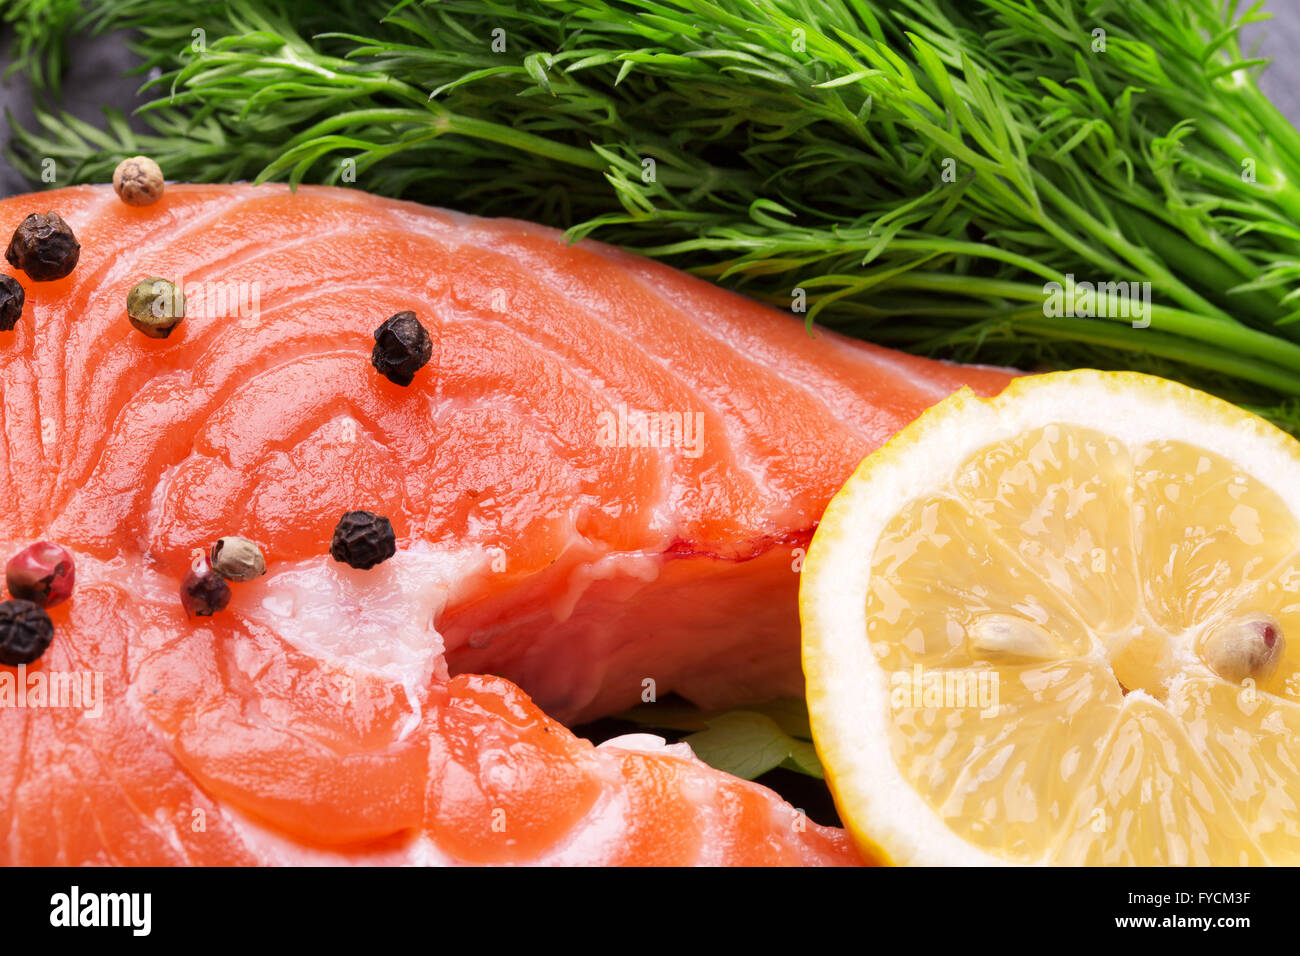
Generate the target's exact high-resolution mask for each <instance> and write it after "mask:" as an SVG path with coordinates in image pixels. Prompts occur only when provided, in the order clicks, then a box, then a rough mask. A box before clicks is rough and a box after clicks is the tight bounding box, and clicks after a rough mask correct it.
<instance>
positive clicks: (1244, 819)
mask: <svg viewBox="0 0 1300 956" xmlns="http://www.w3.org/2000/svg"><path fill="white" fill-rule="evenodd" d="M1298 547H1300V525H1298V524H1297V522H1296V519H1295V517H1294V516H1293V515H1292V514H1291V512H1290V511H1289V510H1288V508H1287V507H1286V505H1285V504H1284V503H1283V502H1282V501H1281V499H1280V498H1279V497H1278V496H1277V495H1276V494H1275V493H1274V492H1273V491H1271V490H1270V489H1269V488H1267V487H1265V486H1264V485H1263V484H1261V483H1260V482H1259V481H1256V480H1255V479H1253V478H1252V477H1250V476H1249V475H1247V474H1246V473H1244V472H1243V471H1242V470H1240V469H1238V468H1236V467H1235V466H1234V465H1233V463H1232V462H1231V461H1229V460H1227V459H1226V458H1223V457H1221V456H1219V455H1217V454H1215V453H1214V452H1211V451H1209V450H1206V449H1203V448H1198V447H1196V446H1193V445H1191V444H1188V443H1186V442H1180V441H1153V442H1149V443H1146V444H1141V445H1137V446H1135V447H1130V446H1129V445H1126V444H1125V443H1123V442H1121V441H1119V440H1117V439H1115V438H1112V437H1108V436H1107V435H1106V434H1105V433H1103V432H1100V431H1097V430H1094V429H1089V428H1085V427H1082V426H1077V425H1069V424H1050V425H1047V426H1044V427H1040V428H1037V429H1034V430H1032V431H1029V432H1026V433H1024V434H1022V435H1018V436H1016V437H1015V438H1013V439H1010V440H1006V441H1000V442H996V443H993V444H991V445H989V446H988V447H986V448H984V449H983V450H981V451H980V452H978V453H977V454H976V455H974V456H973V457H971V458H970V459H969V460H967V461H966V462H965V464H964V465H962V466H961V467H960V468H958V469H957V472H956V474H955V475H954V477H953V479H952V480H951V481H950V482H948V483H947V486H946V487H942V486H941V487H938V488H936V489H934V490H931V491H929V492H927V493H925V494H923V495H921V496H920V497H918V498H916V499H914V500H912V501H911V502H909V503H908V504H907V505H906V506H905V507H903V508H902V509H901V510H899V511H898V512H897V514H896V515H895V517H894V518H893V519H892V520H891V521H890V522H889V523H888V525H887V526H886V527H885V529H884V531H883V533H882V534H881V536H880V538H879V541H878V542H877V545H876V548H875V552H874V556H873V560H872V562H871V576H870V587H869V590H868V593H867V607H866V620H867V637H868V639H869V640H870V642H871V645H872V650H873V651H874V653H875V655H876V658H877V660H878V661H879V663H880V665H881V667H882V668H883V670H884V671H885V672H886V673H888V674H890V675H891V677H892V680H891V684H890V692H891V700H892V714H893V719H892V721H891V722H890V724H889V733H890V749H891V753H892V755H893V758H894V761H895V763H896V764H897V766H898V768H899V770H900V771H901V773H902V775H903V777H904V778H905V779H906V780H907V781H908V783H909V784H910V785H911V786H912V787H913V788H914V789H915V790H916V791H917V792H918V793H919V794H920V795H921V796H922V797H923V799H924V800H925V801H926V802H927V803H928V804H929V805H930V806H931V807H932V808H933V809H934V810H935V811H936V812H937V813H938V814H939V815H940V816H941V817H942V818H943V820H944V821H945V822H946V823H947V825H948V826H949V828H951V829H952V830H953V831H954V832H955V833H956V834H957V835H958V836H960V837H961V838H963V839H964V840H966V841H968V842H969V843H971V844H973V845H975V846H978V847H981V848H984V849H987V850H989V851H991V852H994V853H996V854H997V855H998V856H1000V857H1003V858H1006V859H1009V860H1015V861H1021V862H1056V863H1088V864H1092V863H1107V864H1111V863H1176V864H1178V863H1217V864H1242V863H1258V862H1265V861H1266V857H1265V855H1264V853H1263V852H1262V851H1261V850H1260V846H1261V845H1267V846H1268V848H1269V852H1268V856H1267V861H1269V862H1274V863H1295V862H1300V830H1298V828H1300V810H1298V809H1297V805H1296V800H1295V798H1294V797H1293V796H1292V795H1291V794H1292V792H1295V793H1300V787H1294V786H1293V785H1292V784H1291V781H1295V780H1296V775H1297V769H1298V768H1297V767H1296V765H1295V751H1296V749H1297V748H1296V747H1295V745H1294V743H1293V742H1294V741H1295V740H1297V737H1296V733H1297V731H1298V730H1300V707H1298V706H1297V704H1295V703H1294V702H1293V700H1290V699H1288V698H1294V697H1295V693H1296V691H1298V690H1300V687H1297V680H1296V677H1295V663H1294V657H1293V655H1287V656H1288V658H1290V659H1284V660H1283V661H1282V665H1281V666H1280V667H1278V668H1277V670H1276V671H1275V672H1274V673H1273V674H1271V675H1270V676H1269V677H1268V678H1267V679H1265V680H1263V681H1260V682H1258V684H1256V682H1254V681H1251V680H1247V681H1245V682H1243V683H1242V684H1236V683H1232V682H1227V681H1225V680H1223V679H1222V678H1220V677H1219V676H1217V675H1216V674H1215V673H1214V672H1213V671H1212V670H1211V669H1210V668H1209V666H1208V665H1207V663H1206V662H1205V659H1204V655H1203V654H1202V653H1201V650H1202V646H1203V644H1204V641H1205V640H1206V635H1207V634H1208V633H1210V632H1211V631H1212V629H1213V628H1214V627H1215V626H1217V625H1219V624H1221V623H1222V622H1223V621H1225V620H1227V619H1230V618H1231V617H1232V616H1234V615H1241V614H1244V613H1267V614H1271V615H1273V616H1274V617H1275V618H1276V619H1277V620H1278V622H1280V624H1281V626H1282V630H1283V633H1290V634H1293V635H1295V636H1296V638H1297V639H1300V590H1298V589H1297V586H1300V554H1297V548H1298ZM1008 633H1010V634H1011V637H1010V638H1008V637H1007V636H1006V635H1007V634H1008ZM963 698H964V699H963Z"/></svg>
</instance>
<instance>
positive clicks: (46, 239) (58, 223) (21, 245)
mask: <svg viewBox="0 0 1300 956" xmlns="http://www.w3.org/2000/svg"><path fill="white" fill-rule="evenodd" d="M80 257H81V243H79V242H77V238H76V237H75V236H74V235H73V234H72V229H71V228H70V227H69V226H68V224H67V223H66V222H64V221H63V220H62V219H61V218H59V215H58V214H57V213H53V212H47V213H46V214H45V215H43V216H42V215H38V214H37V213H32V214H31V215H30V216H28V217H27V218H26V219H24V220H23V221H22V223H21V224H20V225H19V226H18V228H17V229H15V230H14V237H13V238H12V239H10V240H9V248H8V250H7V251H6V252H5V258H6V259H7V260H8V261H9V264H10V265H11V266H13V267H14V268H15V269H22V270H23V271H24V272H26V273H27V275H29V276H30V277H31V278H32V279H34V280H35V281H37V282H49V281H51V280H53V279H62V278H63V277H64V276H66V275H67V274H68V273H69V272H71V271H72V270H73V269H74V268H75V267H76V265H77V259H79V258H80Z"/></svg>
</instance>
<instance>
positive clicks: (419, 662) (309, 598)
mask: <svg viewBox="0 0 1300 956" xmlns="http://www.w3.org/2000/svg"><path fill="white" fill-rule="evenodd" d="M491 560H492V557H491V554H489V553H488V552H486V551H484V550H482V549H472V550H471V549H462V550H457V551H448V550H438V549H435V548H434V547H432V546H431V545H429V544H427V543H426V542H422V541H421V542H415V543H414V544H412V545H411V547H409V548H404V549H402V550H399V551H398V552H397V554H395V555H394V556H393V557H391V558H389V559H388V560H387V561H385V562H383V563H382V564H379V565H377V566H375V567H373V568H371V569H370V570H368V571H359V570H356V569H355V568H350V567H348V566H347V565H344V564H341V563H339V562H337V561H335V560H333V559H332V558H330V557H328V556H324V555H322V556H320V557H315V558H310V559H307V560H304V561H296V562H292V563H285V564H280V565H274V566H272V567H271V569H269V570H268V572H267V573H266V574H265V575H263V576H262V577H260V578H258V579H257V580H256V581H251V582H248V583H246V584H241V585H237V587H239V588H240V589H241V594H240V601H239V613H240V614H242V615H244V616H245V617H247V618H248V619H250V620H252V621H254V622H256V623H258V624H260V625H262V626H265V627H268V628H270V629H271V630H273V631H274V632H275V633H276V634H278V635H279V636H280V637H281V638H282V639H283V640H285V641H287V642H288V643H289V644H291V645H292V646H293V647H295V648H296V649H297V650H299V651H302V652H303V653H305V654H309V655H311V656H313V657H316V658H318V659H321V660H327V661H330V662H333V663H338V664H343V665H345V666H347V667H354V668H359V669H362V670H365V671H369V672H371V673H375V674H379V675H382V676H384V677H386V678H388V679H390V680H393V681H395V682H398V683H400V684H402V686H403V687H404V688H405V689H406V691H407V697H408V699H409V700H410V701H411V702H412V703H413V704H415V702H416V701H418V700H419V699H420V697H422V696H423V693H422V691H423V688H425V687H427V686H428V684H429V682H430V680H432V679H435V678H436V679H439V680H446V679H447V668H446V663H445V661H444V660H443V656H442V655H443V651H444V647H443V640H442V635H441V634H439V633H438V631H437V629H436V628H435V627H434V621H435V619H436V617H437V615H438V614H439V613H440V612H441V611H442V609H443V608H444V607H445V606H446V605H447V602H448V601H449V600H451V599H452V598H453V597H454V596H455V595H456V594H457V593H458V591H459V590H460V589H462V588H463V587H465V586H467V584H469V583H470V582H472V581H473V579H474V578H475V577H477V575H478V574H480V573H485V572H486V570H487V568H488V567H489V565H490V562H491ZM415 716H416V719H418V715H415Z"/></svg>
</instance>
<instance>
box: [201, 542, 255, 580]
mask: <svg viewBox="0 0 1300 956" xmlns="http://www.w3.org/2000/svg"><path fill="white" fill-rule="evenodd" d="M212 568H213V570H215V571H216V572H217V573H218V574H219V575H221V576H222V577H223V578H225V579H226V580H227V581H251V580H253V578H256V577H261V576H262V575H263V574H265V573H266V559H265V558H263V557H262V549H261V548H259V547H258V546H257V545H255V544H254V543H253V542H251V541H249V540H248V539H247V538H241V537H239V536H238V535H227V536H226V537H224V538H221V539H219V540H218V541H217V543H216V544H214V545H213V546H212Z"/></svg>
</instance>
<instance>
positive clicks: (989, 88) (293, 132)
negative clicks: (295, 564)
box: [4, 0, 1300, 429]
mask: <svg viewBox="0 0 1300 956" xmlns="http://www.w3.org/2000/svg"><path fill="white" fill-rule="evenodd" d="M1258 6H1259V5H1258V4H1257V5H1256V6H1253V7H1250V8H1248V9H1245V10H1244V11H1243V10H1241V9H1240V8H1241V4H1240V3H1238V2H1237V0H1182V2H1179V3H1168V2H1163V0H1125V2H1122V3H1121V2H1105V0H1100V2H1099V0H518V2H511V3H498V2H494V0H443V2H411V0H406V2H400V3H394V2H391V0H350V2H342V3H334V4H319V3H304V2H298V0H234V2H231V3H209V2H199V3H195V4H191V5H189V6H188V7H187V9H186V15H185V16H184V17H183V18H178V17H177V15H176V11H175V7H174V6H173V5H170V4H167V3H164V2H159V0H98V2H86V3H81V4H78V3H74V2H70V0H15V2H14V3H13V4H12V5H11V6H10V7H9V8H7V10H6V12H5V14H4V16H5V18H6V19H7V20H8V21H10V22H11V23H13V24H14V28H15V35H16V37H17V38H18V39H17V43H16V46H15V54H14V66H13V68H15V69H21V70H24V71H26V72H27V73H28V75H29V76H30V77H31V78H32V80H33V83H34V84H36V85H37V86H38V87H39V88H40V89H41V90H43V91H44V92H45V93H46V94H47V95H48V96H49V97H51V100H50V102H52V97H53V96H54V94H55V93H56V92H57V78H58V72H59V67H60V64H61V59H60V55H61V54H60V52H59V51H60V50H61V49H62V48H63V45H64V43H65V41H66V38H67V37H68V36H70V35H71V34H73V33H75V32H79V31H107V30H115V29H121V28H130V29H131V30H132V31H133V33H132V35H133V37H134V40H133V44H134V47H135V49H136V51H137V52H138V53H139V55H140V58H141V62H142V66H141V69H142V70H144V71H148V70H157V71H159V75H158V76H157V78H155V79H153V80H152V81H149V82H148V83H147V84H146V89H147V90H149V91H150V93H151V95H153V96H154V97H155V98H154V99H153V100H152V101H151V102H150V103H149V104H148V105H147V106H146V107H145V108H144V110H143V111H142V113H141V116H142V117H143V118H144V120H145V121H146V122H147V123H148V125H149V127H150V130H151V132H149V133H148V134H137V133H135V132H133V131H132V130H131V129H130V128H129V127H128V126H127V124H126V123H125V121H124V118H123V117H121V116H120V115H116V116H112V117H111V118H110V121H109V123H108V126H107V129H105V130H102V131H101V130H97V129H95V128H93V127H91V126H90V125H88V124H85V123H83V122H80V121H77V120H75V119H73V118H71V117H69V116H66V115H64V114H61V113H59V112H58V111H57V110H56V109H55V108H54V107H53V106H52V105H49V104H48V103H47V105H46V107H45V108H44V109H42V110H41V111H40V113H39V115H38V121H39V129H35V130H18V131H17V132H16V146H15V151H14V157H13V158H14V161H15V163H16V165H17V166H18V167H19V169H20V170H24V171H26V172H27V173H28V174H29V175H31V174H32V173H34V172H35V170H36V169H37V168H38V167H39V162H40V160H41V159H42V158H45V157H53V158H55V159H56V160H58V161H59V163H60V166H61V168H65V169H71V170H73V173H72V175H73V178H75V179H76V180H79V181H104V180H106V179H107V178H108V176H109V174H110V173H111V171H112V168H113V166H114V165H115V164H116V163H117V161H118V160H119V159H120V158H121V157H122V156H123V155H129V154H134V153H147V154H149V155H152V156H153V157H154V158H155V159H157V160H158V161H159V162H160V163H161V164H162V166H163V168H164V169H165V170H166V171H167V174H168V176H169V177H171V178H179V179H190V180H201V181H230V180H235V179H255V180H257V181H265V180H273V179H282V180H287V181H289V182H292V183H297V182H304V181H311V182H324V183H334V184H345V185H346V184H352V183H353V181H355V185H356V186H357V187H358V188H364V189H366V190H369V191H372V192H376V193H380V194H385V195H393V196H401V197H405V198H411V199H418V200H421V201H425V202H431V203H438V204H445V205H451V206H455V207H457V208H460V209H465V210H467V211H471V212H476V213H481V214H489V215H491V214H510V215H515V216H521V217H526V218H531V219H536V220H538V221H543V222H548V223H551V224H554V225H558V226H560V227H562V228H566V229H568V230H569V234H570V236H571V237H573V238H580V237H583V236H594V237H596V238H600V239H603V240H605V241H609V242H614V243H617V244H620V245H622V246H624V247H627V248H630V249H634V250H636V251H640V252H642V253H645V254H647V255H652V256H657V257H660V258H663V259H666V260H667V261H670V262H672V263H673V264H675V265H678V266H681V267H683V268H689V269H692V270H693V271H695V272H697V273H699V274H701V275H704V276H706V277H709V278H711V279H713V280H715V281H717V282H719V283H722V284H726V285H730V286H732V287H733V288H737V289H739V290H741V291H744V292H746V293H747V294H749V295H752V296H754V297H756V298H759V299H763V300H765V301H769V302H772V303H773V304H775V305H777V306H780V307H784V308H790V307H792V305H795V304H797V303H798V302H800V301H806V303H807V311H806V312H803V313H800V314H801V317H804V318H806V319H808V320H809V321H811V320H813V319H817V320H818V321H821V322H823V323H826V324H830V325H833V326H836V327H838V328H840V329H842V330H844V331H847V332H849V333H850V334H855V335H861V336H864V337H867V338H871V339H873V340H876V341H880V342H886V343H888V344H891V345H895V346H897V347H901V348H906V349H910V350H912V351H917V352H925V353H930V354H938V355H945V356H951V357H960V358H963V359H968V360H978V361H985V362H997V363H1005V364H1018V365H1021V366H1027V365H1028V366H1030V367H1036V366H1039V365H1047V366H1051V367H1056V366H1072V365H1073V366H1078V365H1100V366H1102V367H1126V368H1133V369H1139V370H1144V371H1152V372H1156V373H1158V374H1165V375H1168V376H1169V377H1173V378H1178V379H1181V380H1183V381H1186V382H1188V383H1189V384H1193V385H1197V386H1199V387H1203V388H1208V389H1211V390H1213V391H1216V392H1218V393H1219V394H1222V395H1225V396H1226V397H1228V398H1230V399H1232V400H1234V401H1238V402H1241V403H1243V404H1248V405H1250V406H1251V407H1252V408H1257V409H1260V410H1262V411H1264V412H1265V413H1266V414H1269V415H1270V416H1271V417H1273V419H1274V420H1275V421H1278V422H1279V423H1280V424H1282V425H1284V427H1289V428H1292V429H1294V427H1295V418H1296V416H1295V413H1294V410H1293V408H1292V406H1291V405H1290V404H1289V400H1290V399H1291V398H1293V397H1296V396H1300V345H1298V344H1297V342H1298V341H1300V326H1297V325H1296V324H1294V321H1295V319H1296V318H1297V317H1300V308H1298V307H1297V305H1298V304H1297V301H1296V299H1297V296H1298V295H1300V289H1297V288H1296V286H1295V280H1296V278H1297V276H1300V231H1298V227H1297V221H1298V220H1300V186H1298V185H1295V184H1300V133H1297V131H1296V130H1295V129H1294V128H1293V127H1291V125H1290V124H1289V123H1287V121H1286V120H1285V119H1284V118H1283V117H1282V116H1281V115H1280V114H1278V112H1277V111H1276V110H1275V109H1274V108H1273V107H1272V106H1271V104H1269V103H1268V102H1267V100H1266V99H1265V98H1264V97H1263V96H1262V95H1261V94H1260V92H1259V90H1258V88H1257V86H1256V84H1255V82H1254V79H1253V75H1252V71H1254V70H1256V69H1258V68H1259V67H1260V66H1261V65H1262V64H1261V62H1260V61H1258V60H1253V59H1250V58H1249V57H1247V56H1246V55H1245V54H1243V52H1242V51H1241V48H1240V43H1239V34H1240V30H1241V28H1242V26H1243V25H1245V24H1247V23H1251V22H1254V21H1257V20H1259V19H1262V17H1263V14H1261V13H1260V12H1259V9H1258ZM196 29H198V30H201V34H196V33H195V30H196ZM33 178H35V177H34V176H33ZM1071 275H1072V276H1075V277H1077V278H1079V279H1081V280H1085V279H1086V280H1091V281H1115V282H1118V281H1128V282H1136V283H1143V282H1148V283H1150V288H1151V290H1152V308H1151V315H1150V318H1151V322H1150V326H1149V327H1147V328H1138V327H1134V326H1133V325H1132V324H1131V323H1130V322H1129V321H1128V319H1126V318H1122V319H1119V320H1115V319H1107V318H1066V317H1052V316H1048V315H1046V314H1045V312H1044V308H1043V302H1044V298H1045V296H1044V285H1045V283H1049V282H1058V283H1063V282H1065V281H1066V277H1067V276H1071Z"/></svg>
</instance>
